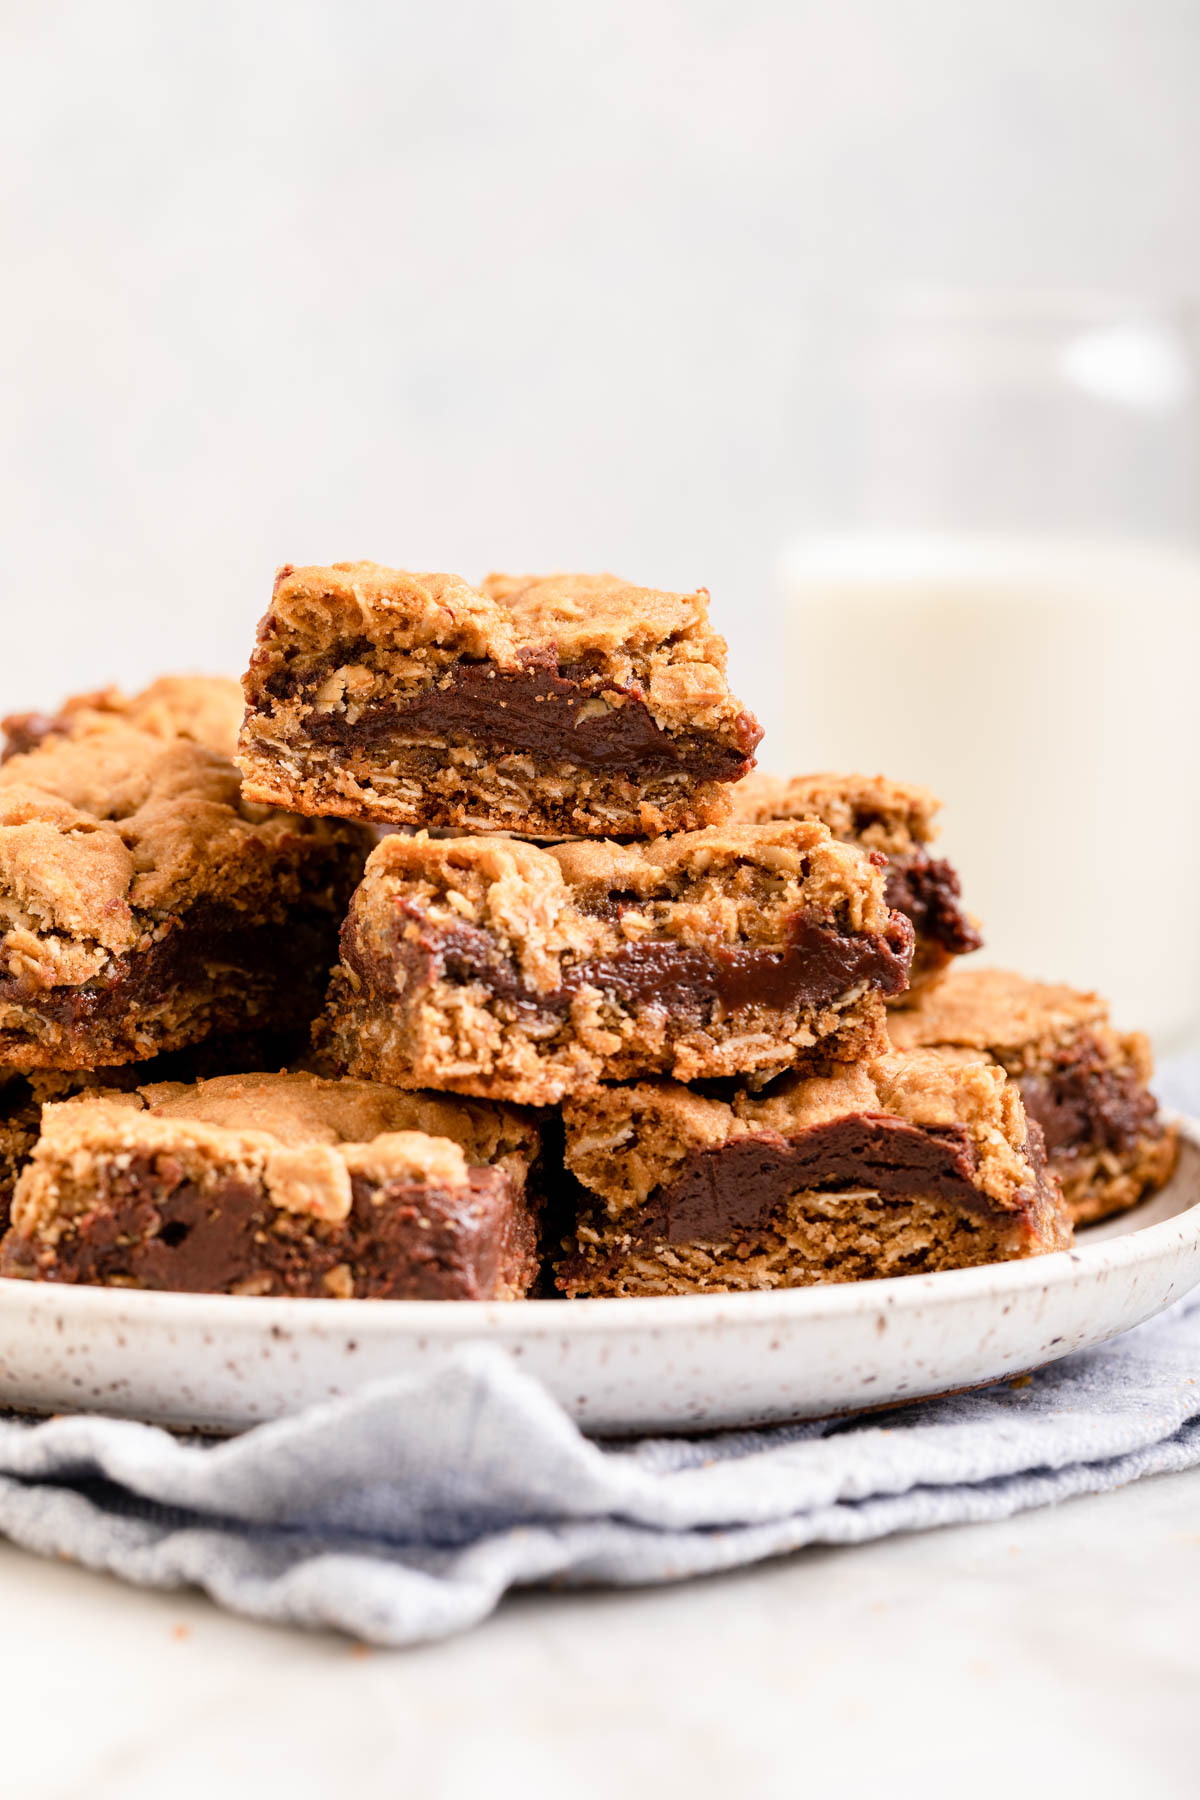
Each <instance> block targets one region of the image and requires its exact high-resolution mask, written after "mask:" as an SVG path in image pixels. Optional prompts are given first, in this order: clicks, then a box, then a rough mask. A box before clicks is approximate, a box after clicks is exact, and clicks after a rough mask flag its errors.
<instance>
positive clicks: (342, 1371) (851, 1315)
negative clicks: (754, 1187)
mask: <svg viewBox="0 0 1200 1800" xmlns="http://www.w3.org/2000/svg"><path fill="white" fill-rule="evenodd" d="M1182 1130H1183V1139H1184V1141H1183V1151H1182V1155H1181V1158H1180V1164H1179V1168H1178V1171H1177V1172H1176V1175H1175V1177H1174V1179H1173V1180H1172V1181H1171V1183H1170V1185H1169V1186H1168V1187H1166V1188H1164V1190H1163V1191H1162V1193H1161V1194H1158V1195H1156V1196H1155V1197H1154V1198H1153V1199H1151V1200H1149V1201H1147V1202H1146V1203H1145V1204H1144V1205H1143V1206H1140V1207H1138V1208H1137V1209H1136V1210H1135V1211H1134V1212H1132V1213H1127V1214H1125V1215H1124V1216H1123V1217H1122V1218H1119V1219H1115V1220H1112V1221H1110V1222H1109V1223H1108V1224H1105V1225H1100V1226H1094V1227H1092V1229H1091V1230H1089V1231H1086V1232H1083V1233H1081V1234H1080V1237H1079V1240H1078V1243H1077V1245H1076V1247H1075V1249H1073V1250H1070V1251H1065V1252H1061V1253H1059V1254H1058V1255H1055V1256H1043V1257H1036V1258H1034V1259H1033V1260H1032V1261H1029V1262H1020V1263H997V1264H994V1265H992V1266H991V1267H988V1268H981V1269H961V1270H951V1271H948V1272H947V1273H945V1274H940V1275H911V1276H908V1277H905V1278H902V1279H899V1280H893V1281H870V1282H862V1283H847V1284H845V1285H843V1286H838V1287H815V1288H793V1289H791V1290H790V1291H787V1292H783V1293H771V1294H767V1293H764V1294H732V1295H722V1294H713V1295H697V1296H695V1297H689V1298H681V1299H661V1300H574V1301H561V1300H560V1301H555V1300H530V1301H522V1302H518V1303H515V1304H510V1305H507V1306H495V1305H489V1304H487V1303H483V1302H475V1301H464V1302H461V1303H446V1302H440V1303H439V1302H437V1301H404V1300H270V1299H242V1298H234V1297H230V1296H225V1295H207V1294H148V1293H146V1294H143V1293H131V1292H130V1291H128V1290H127V1289H114V1288H84V1287H78V1288H72V1287H54V1286H49V1285H46V1286H40V1285H38V1284H37V1283H34V1282H25V1281H4V1280H0V1405H8V1406H15V1407H22V1408H27V1409H30V1410H34V1411H39V1412H63V1411H79V1410H87V1411H94V1412H106V1413H118V1414H121V1415H123V1416H126V1417H134V1418H142V1419H154V1420H161V1421H163V1422H164V1423H167V1424H173V1425H183V1426H188V1425H199V1426H203V1427H206V1428H211V1429H217V1430H238V1429H240V1428H241V1427H244V1426H247V1425H252V1424H255V1423H257V1422H259V1421H260V1420H263V1419H272V1418H277V1417H279V1416H280V1415H281V1414H283V1413H287V1412H293V1411H295V1410H296V1409H297V1408H299V1407H302V1406H305V1405H307V1404H308V1403H309V1402H311V1401H316V1400H325V1399H328V1398H330V1397H332V1396H335V1395H339V1394H346V1393H349V1392H351V1391H352V1390H353V1389H354V1388H356V1387H360V1386H362V1384H363V1383H364V1382H367V1381H374V1380H377V1379H378V1378H379V1377H380V1376H384V1375H392V1374H398V1373H401V1372H404V1371H411V1370H416V1369H421V1368H427V1367H429V1366H430V1365H431V1364H433V1363H435V1362H436V1361H437V1360H438V1359H439V1358H440V1357H444V1356H446V1355H447V1354H448V1353H449V1352H450V1351H452V1350H453V1349H454V1348H455V1347H456V1346H457V1345H459V1344H464V1343H489V1344H495V1345H498V1346H499V1347H500V1348H501V1349H502V1350H504V1351H506V1352H507V1354H508V1355H510V1356H512V1357H514V1358H517V1359H518V1360H519V1362H520V1364H521V1366H522V1367H523V1368H526V1369H528V1370H529V1371H530V1373H531V1374H533V1375H537V1376H539V1377H540V1378H541V1379H542V1380H543V1381H544V1382H545V1383H546V1385H547V1387H549V1388H550V1389H551V1391H552V1392H553V1393H554V1394H556V1395H557V1396H558V1398H559V1399H560V1400H561V1401H562V1403H563V1405H564V1406H565V1407H566V1408H567V1410H568V1411H569V1412H570V1413H571V1414H572V1415H573V1416H574V1417H575V1418H576V1419H578V1421H579V1422H580V1424H581V1425H583V1426H584V1427H585V1428H586V1429H588V1430H591V1431H596V1432H610V1433H611V1432H635V1431H636V1432H642V1431H658V1430H665V1431H670V1430H695V1429H702V1428H705V1427H715V1426H726V1425H750V1424H761V1423H764V1422H768V1421H777V1420H782V1419H802V1418H819V1417H822V1416H824V1415H827V1414H830V1413H837V1412H848V1411H853V1410H854V1409H855V1408H858V1407H864V1406H886V1405H889V1404H892V1403H895V1402H899V1401H906V1400H914V1399H919V1398H920V1397H921V1396H923V1395H928V1394H938V1393H945V1392H947V1391H948V1390H950V1389H953V1388H963V1387H972V1386H976V1385H978V1384H980V1383H983V1382H988V1381H995V1380H997V1379H999V1378H1002V1377H1004V1376H1011V1375H1018V1374H1021V1373H1023V1372H1024V1371H1026V1370H1029V1369H1035V1368H1038V1367H1039V1366H1041V1365H1042V1364H1043V1363H1048V1362H1054V1361H1056V1360H1057V1358H1058V1357H1060V1356H1066V1355H1068V1353H1069V1352H1070V1351H1072V1350H1080V1349H1085V1348H1087V1347H1088V1346H1089V1345H1092V1344H1100V1343H1103V1342H1104V1340H1105V1339H1106V1338H1111V1337H1115V1336H1116V1335H1117V1333H1118V1332H1121V1331H1127V1330H1128V1329H1129V1327H1130V1326H1132V1325H1138V1324H1140V1323H1141V1322H1142V1321H1143V1320H1144V1319H1149V1318H1151V1317H1153V1315H1154V1314H1155V1313H1157V1312H1161V1311H1162V1309H1163V1308H1164V1307H1165V1306H1168V1305H1169V1304H1170V1302H1171V1301H1172V1300H1176V1299H1178V1298H1179V1296H1180V1295H1181V1294H1185V1293H1186V1292H1187V1291H1188V1289H1189V1288H1192V1287H1195V1286H1196V1285H1197V1284H1198V1283H1200V1123H1197V1122H1193V1121H1190V1120H1184V1121H1182Z"/></svg>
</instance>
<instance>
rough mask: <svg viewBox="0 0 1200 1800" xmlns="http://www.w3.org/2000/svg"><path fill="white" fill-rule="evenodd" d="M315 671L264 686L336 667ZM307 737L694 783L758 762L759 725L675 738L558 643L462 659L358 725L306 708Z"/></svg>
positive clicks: (314, 678) (318, 678)
mask: <svg viewBox="0 0 1200 1800" xmlns="http://www.w3.org/2000/svg"><path fill="white" fill-rule="evenodd" d="M353 660H354V653H353V650H352V649H347V650H344V651H343V652H341V654H340V655H339V658H338V662H337V664H336V665H335V664H332V663H331V664H329V665H328V666H327V667H318V668H316V669H312V668H309V669H307V670H306V671H305V674H304V676H303V678H302V679H301V680H296V679H295V678H292V680H290V681H289V677H288V671H286V670H285V671H281V672H280V674H277V675H275V676H273V677H272V678H271V680H270V681H269V682H268V683H267V687H268V689H269V691H270V692H271V693H272V694H273V695H275V697H276V698H288V697H291V696H292V695H293V694H295V693H297V692H298V693H301V694H302V695H303V696H304V697H305V698H308V697H310V696H311V697H314V698H315V695H316V692H317V690H318V689H319V688H320V686H321V684H322V683H323V682H324V681H325V680H326V679H327V677H328V676H329V675H330V674H332V672H333V669H334V667H335V666H341V665H342V664H343V663H346V662H352V661H353ZM302 729H303V731H304V733H305V735H306V736H307V737H308V738H309V740H310V741H311V742H312V743H314V744H326V745H329V746H330V747H332V748H335V749H339V748H340V749H344V750H352V749H357V748H360V747H362V746H364V745H366V746H370V745H372V744H379V745H386V744H387V743H388V741H389V740H390V739H393V738H398V739H400V740H401V741H405V742H406V741H408V740H410V739H415V740H417V741H418V742H419V741H420V740H421V739H422V738H435V739H438V740H439V741H441V742H444V743H446V744H449V745H451V746H455V747H457V746H464V745H479V746H483V747H486V748H487V749H488V750H497V751H501V752H504V753H508V752H514V751H516V752H525V753H526V754H528V755H531V756H536V757H539V758H541V759H543V760H544V761H546V762H549V763H555V764H558V763H570V764H571V765H573V766H574V767H577V768H581V769H588V770H594V771H596V772H606V773H610V774H632V775H640V776H646V775H661V774H670V773H673V772H675V771H680V772H682V773H685V774H687V775H690V776H692V777H693V778H694V779H695V780H697V781H737V780H739V779H740V778H741V777H742V776H743V775H745V774H748V773H749V771H750V769H751V768H753V766H754V751H755V749H756V748H757V746H758V743H759V741H760V739H761V737H762V729H761V727H760V726H759V724H758V722H757V720H755V719H754V718H753V717H752V716H751V714H749V713H740V714H739V715H738V718H737V721H736V726H735V734H734V742H733V743H732V744H720V743H715V742H713V741H712V740H710V739H706V738H703V737H695V736H691V735H688V734H680V735H678V736H674V735H672V734H671V733H669V732H666V731H664V730H663V729H662V727H661V726H660V725H659V724H658V723H657V722H656V720H655V718H654V716H653V714H652V713H651V711H650V708H649V706H648V705H647V702H646V694H645V690H644V689H643V688H642V687H640V686H639V685H638V684H637V683H636V682H634V683H632V684H631V685H630V686H628V687H622V686H619V685H618V684H617V683H616V682H614V681H612V680H611V679H610V678H609V677H608V676H606V675H604V674H602V673H601V672H600V671H599V670H596V669H591V668H589V667H588V666H587V665H586V664H583V663H566V664H563V665H562V666H561V667H560V665H559V662H558V659H557V657H556V656H555V654H554V652H553V650H549V649H547V650H526V651H522V652H521V654H520V656H519V658H518V666H517V667H515V668H505V667H502V666H500V665H498V664H496V663H487V662H480V663H464V664H460V665H459V666H457V667H455V668H454V669H452V670H451V671H450V673H449V675H448V677H447V678H446V679H445V680H443V681H442V682H440V683H439V684H438V685H436V686H431V687H427V688H423V689H421V691H420V692H419V693H417V694H414V695H413V696H412V697H411V698H409V699H407V700H397V701H394V702H391V703H385V704H382V705H378V706H368V707H366V708H365V709H364V710H363V711H362V712H361V713H360V714H359V716H358V718H357V719H355V721H354V723H353V724H351V723H350V722H349V721H348V720H347V719H346V717H345V715H344V714H343V713H323V712H319V711H315V710H314V711H312V712H309V713H308V714H307V715H306V716H305V718H304V721H303V727H302Z"/></svg>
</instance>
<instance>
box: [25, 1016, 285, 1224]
mask: <svg viewBox="0 0 1200 1800" xmlns="http://www.w3.org/2000/svg"><path fill="white" fill-rule="evenodd" d="M307 1052H308V1032H307V1030H294V1031H290V1032H288V1031H279V1032H276V1031H271V1030H264V1031H260V1032H252V1033H247V1034H244V1035H242V1036H239V1037H235V1038H225V1037H210V1038H205V1039H204V1041H203V1043H200V1044H189V1045H188V1046H187V1048H186V1049H183V1050H174V1051H168V1052H167V1053H166V1054H165V1055H163V1056H152V1057H149V1058H147V1060H146V1061H145V1062H132V1063H120V1064H118V1065H116V1066H115V1067H113V1068H103V1069H35V1070H33V1071H31V1073H30V1074H28V1075H10V1076H8V1077H7V1079H4V1080H0V1236H3V1234H4V1232H6V1231H7V1230H8V1223H9V1210H10V1207H11V1205H12V1196H13V1189H14V1188H15V1187H16V1185H17V1180H18V1178H19V1176H20V1174H21V1170H22V1169H23V1168H24V1167H25V1164H26V1163H27V1162H28V1160H29V1158H30V1156H31V1154H32V1152H33V1147H34V1145H35V1144H36V1143H37V1140H38V1132H39V1130H40V1128H41V1117H42V1108H43V1106H46V1105H49V1104H50V1103H51V1102H53V1101H56V1100H70V1099H73V1098H75V1097H76V1096H77V1095H79V1094H87V1093H90V1094H114V1093H129V1092H131V1091H132V1090H133V1089H134V1088H138V1087H145V1086H146V1085H147V1084H148V1083H150V1082H161V1081H197V1080H202V1079H208V1078H211V1077H212V1076H214V1075H228V1074H235V1073H237V1072H238V1071H239V1070H242V1069H278V1070H282V1069H285V1068H287V1067H288V1066H289V1065H291V1064H293V1063H300V1062H301V1061H302V1060H303V1059H304V1057H305V1056H306V1055H307Z"/></svg>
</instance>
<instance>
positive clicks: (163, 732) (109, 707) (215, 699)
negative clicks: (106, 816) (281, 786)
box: [0, 675, 246, 762]
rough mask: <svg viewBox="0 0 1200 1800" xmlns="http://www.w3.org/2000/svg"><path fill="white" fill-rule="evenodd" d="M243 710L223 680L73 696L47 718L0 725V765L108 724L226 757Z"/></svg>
mask: <svg viewBox="0 0 1200 1800" xmlns="http://www.w3.org/2000/svg"><path fill="white" fill-rule="evenodd" d="M245 710H246V703H245V701H244V700H243V698H242V690H241V687H240V685H239V684H238V683H237V682H236V681H231V680H230V679H229V678H228V676H225V675H162V676H160V677H159V679H158V680H157V681H152V682H151V683H150V686H149V687H146V688H142V690H141V692H140V693H137V694H123V693H122V692H121V690H120V688H115V687H108V688H100V689H97V690H96V691H95V692H94V693H88V694H73V695H72V696H71V697H70V698H69V699H67V700H64V701H63V703H62V705H61V706H59V707H57V708H56V709H55V711H54V712H52V713H41V712H26V713H11V714H10V715H9V717H8V718H6V719H4V720H0V731H2V732H3V733H4V739H5V742H4V747H3V749H2V750H0V762H7V761H8V758H9V757H10V756H19V755H22V754H24V752H25V751H27V750H36V749H37V748H38V747H39V746H40V745H41V744H44V743H46V742H47V740H48V739H50V738H54V737H70V736H71V734H72V733H73V732H76V731H87V730H90V729H92V728H93V727H95V726H97V725H103V724H112V723H117V724H123V725H132V726H134V727H135V729H136V730H138V731H147V732H149V733H150V735H151V736H152V737H160V738H173V737H184V738H191V739H192V740H193V742H195V743H197V744H206V745H207V746H208V748H209V749H210V750H216V751H217V752H218V753H219V754H220V755H221V756H227V757H231V756H232V755H233V753H234V751H235V750H236V749H237V740H238V731H239V729H240V727H241V723H242V714H243V713H244V712H245Z"/></svg>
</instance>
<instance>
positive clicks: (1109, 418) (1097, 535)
mask: <svg viewBox="0 0 1200 1800" xmlns="http://www.w3.org/2000/svg"><path fill="white" fill-rule="evenodd" d="M1196 352H1197V342H1196V334H1195V333H1194V331H1193V329H1192V326H1191V322H1190V320H1189V319H1188V318H1187V316H1186V315H1182V314H1177V313H1172V312H1170V311H1167V310H1163V309H1158V308H1155V307H1153V306H1148V305H1145V304H1140V303H1137V302H1127V301H1120V300H1117V299H1114V298H1098V297H1092V298H1054V297H1042V298H1033V297H1025V298H1022V299H1020V300H1016V301H1007V302H1003V303H1001V302H997V301H996V300H995V299H994V298H988V299H986V300H984V299H979V300H976V299H973V298H969V297H963V296H958V297H953V296H951V297H947V296H910V297H906V298H904V299H902V300H899V301H897V302H895V303H893V304H890V305H888V306H886V307H883V308H881V309H880V310H879V312H878V313H877V314H876V315H875V316H874V317H873V318H872V319H870V320H869V321H867V322H866V324H865V326H864V329H863V330H862V332H861V333H860V334H859V337H858V339H857V341H856V342H855V343H854V345H853V346H852V354H851V355H850V356H849V357H848V358H847V361H846V363H845V364H844V365H843V366H844V368H845V370H846V376H845V379H844V381H843V382H842V383H841V384H840V387H839V397H840V402H841V405H840V411H839V410H835V411H833V412H830V414H829V416H828V418H827V419H826V420H825V428H826V432H827V441H828V442H829V443H830V444H831V445H832V446H833V452H832V454H831V457H830V467H831V468H835V469H836V470H837V471H838V478H837V486H836V491H832V492H829V493H827V494H826V495H825V496H823V501H824V504H823V507H822V517H821V519H820V520H818V521H814V525H813V527H812V528H811V529H810V530H808V531H807V532H806V533H805V534H804V535H802V536H800V537H799V538H798V539H797V541H796V542H795V543H794V544H793V546H792V548H791V550H790V551H789V552H788V554H787V555H786V557H785V559H784V561H783V564H782V568H781V572H780V580H779V589H778V606H779V615H778V616H779V624H780V639H781V650H782V656H781V664H782V667H783V669H784V670H785V671H786V681H787V692H786V696H785V703H784V704H781V705H780V706H778V707H777V709H776V710H777V713H778V715H779V716H778V718H777V719H775V720H773V721H772V722H771V723H772V728H771V730H770V732H769V735H768V737H767V740H766V742H765V743H764V746H763V752H762V753H761V760H762V761H763V763H764V766H766V767H770V768H772V769H775V770H777V771H779V772H786V771H787V770H789V769H796V770H813V769H846V770H849V769H858V770H867V771H870V772H874V771H876V770H882V771H883V772H884V773H886V774H889V775H894V776H896V777H897V778H901V779H904V780H915V781H922V782H925V783H927V784H928V785H929V786H930V787H932V788H933V789H934V790H935V791H936V792H937V793H938V794H940V795H941V797H942V798H943V800H944V801H945V812H944V814H943V830H942V838H941V843H942V845H943V846H944V850H945V853H946V854H947V855H948V856H949V857H950V858H951V860H952V861H953V862H954V863H955V864H956V865H957V866H958V868H959V870H960V872H961V874H962V879H963V891H964V895H965V898H966V902H967V904H968V906H969V907H970V908H971V909H972V910H973V911H974V912H975V913H976V914H977V915H978V917H979V918H980V920H981V921H982V924H983V928H984V936H985V941H986V949H985V951H984V952H983V953H982V956H981V959H980V960H981V961H982V960H986V961H988V962H990V963H993V964H996V965H997V966H1003V967H1011V968H1016V969H1020V970H1023V971H1024V972H1026V973H1028V974H1032V975H1036V976H1040V977H1043V978H1045V979H1049V980H1061V981H1068V982H1071V983H1072V984H1074V985H1076V986H1080V987H1094V988H1099V989H1100V990H1101V991H1102V992H1103V993H1105V994H1107V995H1108V996H1109V997H1110V998H1111V999H1112V1001H1113V1003H1114V1008H1115V1014H1116V1018H1117V1021H1118V1023H1120V1024H1122V1025H1125V1026H1140V1027H1142V1028H1144V1029H1146V1030H1149V1031H1150V1032H1152V1034H1153V1035H1154V1036H1155V1038H1156V1040H1157V1041H1158V1043H1159V1045H1160V1047H1161V1046H1168V1045H1170V1044H1172V1043H1176V1042H1179V1041H1182V1040H1183V1039H1184V1038H1186V1037H1187V1036H1189V1035H1190V1034H1191V1033H1192V1031H1193V1030H1194V1029H1195V1028H1196V1027H1197V1026H1198V1025H1200V393H1198V388H1200V370H1198V361H1197V353H1196Z"/></svg>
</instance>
